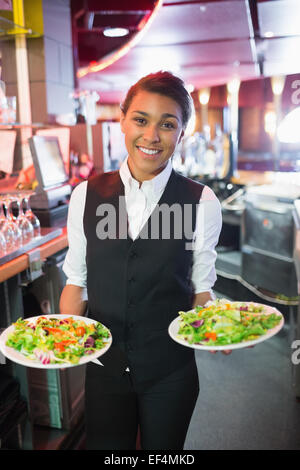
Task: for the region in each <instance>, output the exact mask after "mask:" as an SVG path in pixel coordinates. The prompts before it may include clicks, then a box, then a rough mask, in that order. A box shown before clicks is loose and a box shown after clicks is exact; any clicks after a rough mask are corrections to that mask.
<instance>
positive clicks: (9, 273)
mask: <svg viewBox="0 0 300 470" xmlns="http://www.w3.org/2000/svg"><path fill="white" fill-rule="evenodd" d="M61 231H62V233H61V234H60V235H59V236H57V237H55V238H53V239H52V240H50V241H48V242H46V243H43V244H41V245H40V246H38V247H36V248H33V249H32V250H29V251H28V252H27V253H23V254H21V255H20V256H18V257H16V258H14V259H13V260H11V261H8V262H7V263H5V264H3V265H2V266H0V282H3V281H6V280H7V279H9V278H11V277H13V276H15V275H17V274H19V273H21V272H22V271H25V270H26V269H28V268H29V266H30V254H32V253H33V252H34V251H36V250H39V252H40V259H41V260H45V259H46V258H47V257H48V256H51V255H53V254H54V253H57V252H58V251H60V250H62V249H64V248H66V247H67V246H68V240H67V228H66V227H63V228H62V229H61Z"/></svg>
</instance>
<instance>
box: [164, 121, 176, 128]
mask: <svg viewBox="0 0 300 470" xmlns="http://www.w3.org/2000/svg"><path fill="white" fill-rule="evenodd" d="M162 126H163V127H166V128H167V129H174V128H175V126H174V124H173V123H172V122H164V123H163V124H162Z"/></svg>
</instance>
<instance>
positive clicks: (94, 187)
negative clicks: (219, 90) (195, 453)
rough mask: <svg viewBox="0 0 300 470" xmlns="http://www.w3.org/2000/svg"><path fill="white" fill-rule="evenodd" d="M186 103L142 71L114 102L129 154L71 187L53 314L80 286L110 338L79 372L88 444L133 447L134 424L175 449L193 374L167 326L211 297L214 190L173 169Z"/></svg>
mask: <svg viewBox="0 0 300 470" xmlns="http://www.w3.org/2000/svg"><path fill="white" fill-rule="evenodd" d="M191 109H192V101H191V97H190V95H189V93H188V92H187V90H186V88H185V86H184V83H183V82H182V80H181V79H180V78H178V77H175V76H174V75H172V74H170V73H168V72H159V73H156V74H152V75H148V76H147V77H144V78H142V79H141V80H140V81H139V82H138V83H137V84H136V85H134V86H133V87H132V88H131V89H130V90H129V92H128V95H127V97H126V99H125V101H124V103H123V105H122V116H121V122H120V124H121V128H122V131H123V133H124V135H125V143H126V147H127V150H128V157H127V159H126V160H125V161H124V162H123V163H122V165H121V167H120V169H119V170H118V171H112V172H107V173H103V174H99V175H95V176H94V177H92V178H91V179H90V180H89V181H88V182H83V183H81V184H79V185H78V186H77V187H76V189H75V190H74V191H73V193H72V197H71V200H70V204H69V217H68V239H69V251H68V254H67V256H66V260H65V264H64V272H65V273H66V275H67V277H68V281H67V285H66V287H65V288H64V291H63V293H62V297H61V311H62V313H64V312H65V311H68V309H70V308H72V309H74V305H75V302H74V300H75V299H77V300H78V298H79V297H80V296H79V295H78V290H79V291H80V290H82V289H83V288H85V287H87V294H88V307H89V316H90V317H91V318H93V319H95V320H97V321H101V323H103V324H104V325H106V326H107V327H108V328H109V329H110V331H111V333H112V337H113V345H112V346H111V348H110V350H109V351H108V352H107V353H106V354H105V355H104V356H103V359H102V357H101V362H102V363H103V365H104V367H99V365H95V364H89V365H88V366H87V368H86V382H85V399H86V409H85V416H86V442H87V448H88V449H105V450H108V449H118V450H121V449H127V450H128V449H135V446H136V436H137V430H138V428H139V429H140V442H141V447H142V449H144V450H150V449H152V450H153V449H156V450H157V449H168V450H170V449H172V450H173V449H176V450H179V449H183V446H184V440H185V436H186V433H187V429H188V426H189V422H190V419H191V416H192V413H193V410H194V407H195V403H196V400H197V397H198V392H199V382H198V373H197V367H196V363H195V356H194V351H193V350H192V349H191V348H187V347H186V348H185V347H182V346H181V345H179V344H178V343H176V342H175V341H173V340H172V339H171V337H170V336H169V335H168V326H169V325H170V323H171V322H172V320H173V319H174V317H176V315H178V312H179V311H180V310H184V311H188V310H190V309H191V308H192V306H193V305H194V303H195V302H196V304H200V305H203V304H204V303H205V302H206V301H207V300H210V299H211V298H212V293H211V288H212V287H213V284H214V282H215V280H216V274H215V268H214V263H215V258H216V253H215V246H216V244H217V241H218V237H219V234H220V230H221V208H220V203H219V201H218V200H217V198H216V196H215V195H214V194H213V192H212V191H211V190H210V189H209V188H208V187H205V186H204V185H202V184H200V183H197V182H196V181H192V180H190V179H188V178H185V177H183V176H182V175H180V174H178V173H176V172H175V171H174V170H173V168H172V163H171V158H172V155H173V153H174V151H175V149H176V146H177V144H178V143H179V142H180V139H181V138H182V136H183V135H184V131H185V128H186V126H187V123H188V120H189V117H190V115H191ZM187 208H188V209H189V210H188V211H187V210H186V209H187ZM110 209H111V213H112V214H113V216H114V217H113V219H114V221H116V223H114V224H113V226H112V228H113V230H112V231H110V230H107V229H106V228H107V223H108V217H107V216H108V215H109V214H108V212H109V210H110ZM175 209H176V210H175ZM167 215H168V217H167ZM178 215H179V216H180V217H178ZM186 215H187V217H185V216H186ZM161 220H163V222H164V223H160V222H161ZM123 221H124V222H125V223H124V224H123ZM186 222H188V227H189V228H188V230H185V227H186ZM121 225H122V226H123V225H124V228H126V230H125V231H124V236H121V234H123V230H121V232H120V226H121ZM97 229H100V231H101V233H102V234H104V236H99V230H97ZM103 229H104V230H103ZM178 229H180V230H178ZM111 232H112V233H111ZM178 234H180V236H179V235H178ZM100 235H101V234H100ZM194 239H195V240H196V242H198V243H195V249H194V248H190V245H191V243H189V242H190V241H191V240H194ZM74 292H75V294H76V293H77V294H76V297H74ZM81 303H82V302H81Z"/></svg>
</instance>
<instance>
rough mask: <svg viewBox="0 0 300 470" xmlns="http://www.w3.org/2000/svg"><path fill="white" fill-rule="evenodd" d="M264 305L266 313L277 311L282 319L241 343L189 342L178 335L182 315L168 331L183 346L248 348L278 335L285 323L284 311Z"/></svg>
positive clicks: (227, 348) (209, 348) (216, 349)
mask: <svg viewBox="0 0 300 470" xmlns="http://www.w3.org/2000/svg"><path fill="white" fill-rule="evenodd" d="M243 304H245V305H247V304H251V305H257V306H261V305H263V304H257V303H255V302H243ZM263 306H264V308H265V311H264V312H263V313H264V314H265V315H270V314H271V313H275V314H276V315H278V316H280V317H281V321H280V323H278V325H276V326H275V327H274V328H272V329H271V330H268V332H267V333H266V334H265V335H262V336H260V337H259V338H257V339H254V340H251V341H242V342H241V343H234V344H225V345H222V346H213V345H209V346H208V345H205V344H189V343H188V341H186V340H184V339H182V338H180V337H178V331H179V322H180V316H178V317H176V318H175V319H174V320H173V321H172V322H171V323H170V325H169V329H168V332H169V335H170V336H171V338H172V339H173V340H174V341H176V342H177V343H179V344H182V345H183V346H187V347H189V348H193V349H200V350H202V351H225V350H232V349H242V348H247V347H249V346H254V345H255V344H258V343H262V342H263V341H266V340H267V339H269V338H271V337H272V336H274V335H276V334H277V333H278V332H279V331H280V330H281V328H282V327H283V325H284V318H283V315H282V313H280V312H279V311H278V310H277V309H276V308H273V307H270V306H269V305H263ZM191 311H193V310H191Z"/></svg>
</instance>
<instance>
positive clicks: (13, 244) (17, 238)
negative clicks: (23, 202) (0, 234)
mask: <svg viewBox="0 0 300 470" xmlns="http://www.w3.org/2000/svg"><path fill="white" fill-rule="evenodd" d="M14 200H15V199H14V198H13V197H11V196H8V195H7V196H5V197H4V199H3V203H4V208H5V212H6V219H7V222H6V224H5V225H4V226H3V228H2V229H3V230H4V228H6V232H7V237H8V239H9V250H10V251H11V249H13V248H14V249H15V250H17V249H18V248H20V247H21V246H22V232H21V230H20V228H19V227H18V224H17V223H16V217H15V216H14V214H13V209H12V205H13V203H14ZM8 228H9V229H11V230H12V232H13V240H11V235H10V234H9V233H8V232H9V230H8ZM7 241H8V240H6V243H7Z"/></svg>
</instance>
